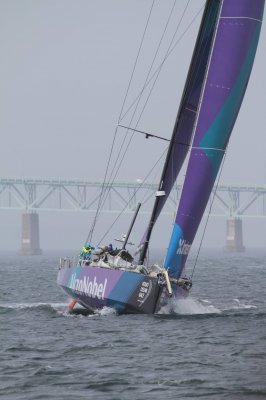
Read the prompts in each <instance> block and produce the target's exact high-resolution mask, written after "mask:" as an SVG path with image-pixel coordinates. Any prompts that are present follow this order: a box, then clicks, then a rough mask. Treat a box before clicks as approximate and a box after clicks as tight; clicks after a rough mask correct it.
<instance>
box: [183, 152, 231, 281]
mask: <svg viewBox="0 0 266 400" xmlns="http://www.w3.org/2000/svg"><path fill="white" fill-rule="evenodd" d="M224 152H225V153H224V157H223V161H222V165H221V168H220V172H219V175H218V179H217V183H216V186H215V191H214V193H213V198H212V201H211V205H210V208H209V212H208V215H207V219H206V223H205V226H204V229H203V233H202V237H201V241H200V245H199V248H198V251H197V255H196V259H195V263H194V266H193V269H192V273H191V275H190V279H192V278H193V274H194V272H195V268H196V265H197V262H198V258H199V253H200V250H201V247H202V243H203V239H204V236H205V233H206V229H207V225H208V222H209V218H210V214H211V210H212V206H213V203H214V198H215V195H216V192H217V188H218V185H219V181H220V178H221V175H222V170H223V166H224V162H225V157H226V150H224Z"/></svg>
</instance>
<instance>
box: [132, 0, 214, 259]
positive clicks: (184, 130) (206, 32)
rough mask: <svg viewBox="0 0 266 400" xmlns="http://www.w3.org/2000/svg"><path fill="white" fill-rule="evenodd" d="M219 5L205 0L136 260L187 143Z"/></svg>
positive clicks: (189, 138) (196, 108)
mask: <svg viewBox="0 0 266 400" xmlns="http://www.w3.org/2000/svg"><path fill="white" fill-rule="evenodd" d="M219 7H220V0H208V1H207V2H206V6H205V10H204V13H203V17H202V21H201V26H200V29H199V33H198V37H197V41H196V45H195V49H194V53H193V56H192V60H191V64H190V68H189V71H188V75H187V80H186V83H185V87H184V91H183V95H182V99H181V102H180V107H179V110H178V114H177V118H176V122H175V125H174V129H173V134H172V138H171V142H170V144H169V149H168V154H167V156H166V161H165V165H164V169H163V172H162V176H161V180H160V184H159V188H158V192H160V194H161V195H160V196H158V197H157V198H156V200H155V204H154V208H153V212H152V216H151V219H150V222H149V226H148V229H147V230H146V232H145V234H144V235H143V238H142V240H141V245H144V247H143V249H142V252H141V256H140V263H142V262H143V260H144V258H145V255H146V250H147V246H148V242H149V239H150V235H151V230H152V227H153V225H154V223H155V221H156V219H157V218H158V216H159V215H160V212H161V210H162V208H163V206H164V204H165V202H166V200H167V198H168V196H169V194H170V192H171V190H172V187H173V185H174V182H175V180H176V178H177V175H178V173H179V172H180V170H181V168H182V165H183V162H184V160H185V158H186V156H187V153H188V150H189V146H190V144H191V138H192V133H193V127H194V124H195V119H196V115H197V110H198V107H199V100H200V93H201V90H202V85H203V82H204V76H205V70H206V64H207V60H208V56H209V53H210V49H211V45H212V41H213V36H214V33H215V27H216V21H217V15H218V12H219ZM145 242H146V245H145ZM145 247H146V248H145Z"/></svg>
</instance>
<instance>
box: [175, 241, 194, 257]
mask: <svg viewBox="0 0 266 400" xmlns="http://www.w3.org/2000/svg"><path fill="white" fill-rule="evenodd" d="M190 247H191V244H190V243H189V242H187V241H186V240H185V239H179V247H178V249H177V252H176V254H178V255H182V256H187V255H188V253H189V250H190Z"/></svg>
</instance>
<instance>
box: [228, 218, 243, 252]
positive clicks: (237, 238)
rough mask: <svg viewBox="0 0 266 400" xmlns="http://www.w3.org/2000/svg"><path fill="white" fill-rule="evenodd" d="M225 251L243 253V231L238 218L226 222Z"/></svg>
mask: <svg viewBox="0 0 266 400" xmlns="http://www.w3.org/2000/svg"><path fill="white" fill-rule="evenodd" d="M225 250H226V251H228V252H243V251H245V246H243V231H242V220H241V219H240V218H229V219H227V221H226V244H225Z"/></svg>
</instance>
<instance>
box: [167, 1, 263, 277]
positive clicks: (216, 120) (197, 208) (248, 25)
mask: <svg viewBox="0 0 266 400" xmlns="http://www.w3.org/2000/svg"><path fill="white" fill-rule="evenodd" d="M263 9H264V0H240V1H233V0H222V1H221V8H220V11H219V16H218V21H217V27H216V30H215V36H214V41H213V45H212V48H211V52H210V57H209V61H208V65H207V68H206V76H205V79H204V85H203V87H202V93H201V98H200V107H199V110H198V113H197V119H196V123H195V129H194V138H193V143H192V149H191V153H190V157H189V162H188V167H187V171H186V176H185V182H184V185H183V190H182V193H181V198H180V202H179V206H178V210H177V214H176V219H175V224H174V228H173V232H172V236H171V239H170V243H169V247H168V251H167V255H166V260H165V268H166V269H167V271H168V273H169V276H171V277H175V278H179V277H180V276H181V274H182V272H183V269H184V267H185V263H186V259H187V257H188V254H189V251H190V248H191V245H192V242H193V240H194V238H195V235H196V233H197V230H198V227H199V224H200V222H201V219H202V216H203V214H204V211H205V208H206V205H207V203H208V200H209V197H210V194H211V191H212V188H213V185H214V183H215V180H216V177H217V175H218V172H219V169H220V166H221V163H222V160H223V158H224V154H225V151H226V148H227V145H228V141H229V139H230V135H231V132H232V129H233V127H234V124H235V121H236V118H237V115H238V112H239V109H240V107H241V104H242V101H243V98H244V94H245V91H246V88H247V84H248V81H249V77H250V73H251V70H252V66H253V62H254V58H255V54H256V49H257V44H258V40H259V35H260V29H261V22H262V16H263Z"/></svg>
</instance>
